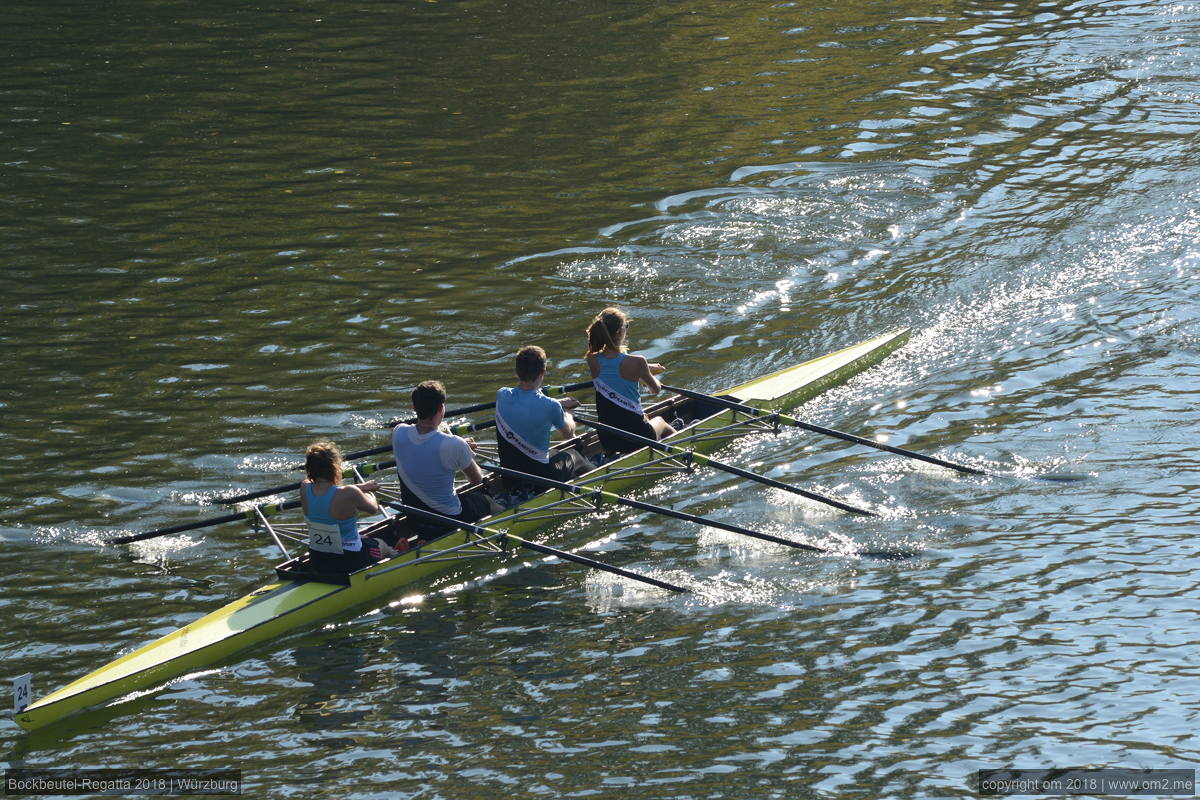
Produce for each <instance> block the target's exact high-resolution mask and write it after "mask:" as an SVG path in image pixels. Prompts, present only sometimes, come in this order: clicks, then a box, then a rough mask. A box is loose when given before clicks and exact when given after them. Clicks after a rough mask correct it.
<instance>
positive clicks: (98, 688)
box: [15, 330, 909, 729]
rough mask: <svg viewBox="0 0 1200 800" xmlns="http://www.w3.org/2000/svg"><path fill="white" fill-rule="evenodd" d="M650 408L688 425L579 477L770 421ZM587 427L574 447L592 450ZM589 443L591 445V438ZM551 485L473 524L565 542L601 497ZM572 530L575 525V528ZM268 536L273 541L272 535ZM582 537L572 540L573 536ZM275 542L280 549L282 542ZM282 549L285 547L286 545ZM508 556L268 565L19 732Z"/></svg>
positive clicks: (598, 483) (832, 368)
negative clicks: (255, 583)
mask: <svg viewBox="0 0 1200 800" xmlns="http://www.w3.org/2000/svg"><path fill="white" fill-rule="evenodd" d="M908 335H909V332H908V331H907V330H900V331H895V332H892V333H888V334H885V335H882V336H878V337H876V338H874V339H871V340H869V341H866V342H862V343H860V344H857V345H854V346H851V347H847V348H845V349H843V350H839V351H837V352H835V353H830V354H829V355H825V356H822V357H820V358H815V359H813V360H811V361H806V362H804V363H801V364H797V365H795V366H792V367H789V368H786V369H783V370H780V371H778V372H774V373H771V374H769V375H765V376H763V377H760V378H757V379H755V380H752V381H749V382H747V383H743V384H740V385H738V386H734V387H732V388H729V389H726V390H724V391H723V392H721V393H720V395H721V396H722V397H725V398H727V399H730V400H734V401H737V402H740V403H742V404H744V405H746V406H754V407H756V408H764V407H768V406H770V407H774V408H779V409H783V408H788V407H793V406H795V405H798V404H799V403H802V402H804V401H806V400H808V399H811V398H812V397H814V396H816V395H817V394H820V393H821V392H823V391H825V390H827V389H829V388H831V387H833V386H835V385H837V384H839V383H842V382H844V381H846V380H848V379H849V378H851V377H852V376H854V375H856V374H858V373H859V372H862V371H863V370H865V369H867V368H869V367H871V366H873V365H875V364H876V363H878V362H879V361H881V360H882V359H883V358H885V357H886V356H887V355H888V354H890V353H891V352H893V351H894V350H896V349H897V348H898V347H900V346H901V345H903V344H904V342H905V341H907V339H908ZM648 413H651V414H663V415H669V416H668V419H675V418H683V419H684V420H685V421H687V422H688V424H687V425H686V426H685V427H683V429H682V430H679V431H678V432H677V433H676V434H675V435H674V436H672V437H671V438H670V439H668V440H667V442H668V443H669V444H671V445H674V447H672V448H670V449H668V450H667V451H665V452H664V451H662V450H652V449H650V448H642V449H639V450H635V451H634V452H632V453H629V454H627V455H624V456H621V457H618V458H615V459H613V460H611V461H609V462H607V463H604V464H603V465H602V466H600V467H598V468H597V469H595V470H593V471H592V472H589V473H587V474H586V475H584V476H581V477H580V478H579V479H577V483H579V484H582V485H585V486H591V487H596V488H597V489H599V488H601V487H602V488H603V489H605V490H608V489H611V488H614V487H621V486H631V485H635V484H638V483H644V482H646V481H648V480H651V479H653V478H654V477H656V476H660V475H664V474H669V473H673V472H678V471H681V470H689V469H691V468H692V466H693V463H692V460H691V459H690V458H689V455H690V454H693V453H704V452H711V451H712V450H715V449H717V448H718V447H720V446H721V445H723V444H725V443H726V442H728V441H729V440H730V439H732V438H735V437H738V436H743V435H746V434H749V433H752V432H755V431H762V430H770V429H771V423H770V419H769V417H762V416H760V415H757V414H752V413H746V412H744V411H739V410H737V409H736V408H732V407H729V406H721V405H716V404H711V403H710V404H707V405H706V404H705V403H703V402H702V401H699V400H697V399H695V398H689V397H684V396H682V395H674V396H672V397H670V398H668V399H666V400H663V401H662V402H660V403H658V404H656V405H654V406H652V407H651V408H649V409H648ZM595 439H596V437H595V434H590V435H589V436H588V437H577V441H574V442H572V444H574V445H577V446H580V445H581V446H583V447H584V449H585V452H586V451H587V448H588V447H591V448H592V449H593V450H595V449H597V448H598V444H596V443H595V442H594V440H595ZM589 441H590V443H589ZM600 494H601V492H599V491H597V492H596V493H595V496H593V497H588V496H586V495H583V494H574V493H567V492H562V491H548V492H545V493H543V494H540V495H537V496H535V497H533V498H531V499H529V500H527V501H526V502H523V503H520V504H518V505H516V506H514V507H513V508H510V509H508V510H506V511H504V512H502V513H500V514H497V515H494V516H492V517H489V518H487V519H485V520H482V521H481V523H480V524H481V525H486V526H487V529H488V530H489V531H502V532H504V533H506V534H509V535H511V536H512V537H517V536H524V537H528V536H531V535H533V534H535V533H537V532H539V531H543V532H545V529H547V528H550V527H553V530H552V535H553V537H560V538H566V537H568V536H569V532H567V531H564V530H563V528H564V527H566V526H562V525H557V523H559V522H561V521H563V520H564V519H565V518H568V517H575V516H578V515H580V514H583V513H590V512H593V511H595V510H596V503H597V502H598V501H597V498H598V497H599V496H600ZM279 508H280V506H270V505H264V506H255V508H254V510H253V513H252V515H251V516H252V517H253V518H257V519H258V520H259V521H260V522H262V523H263V524H265V525H266V527H267V528H268V529H269V530H270V531H271V532H272V534H273V535H274V534H276V528H282V527H283V526H282V525H276V526H274V527H273V526H272V525H271V523H270V522H269V521H268V516H269V515H270V513H272V512H274V511H277V510H278V509H279ZM404 524H406V521H405V520H404V519H403V518H402V517H400V516H394V517H391V518H388V519H384V520H382V521H379V522H374V523H371V524H369V525H368V526H367V527H365V528H364V529H363V533H364V534H365V535H371V534H373V533H376V532H382V531H385V530H393V529H395V528H396V526H403V525H404ZM576 533H577V534H578V531H576ZM276 541H277V542H278V541H279V538H278V536H276ZM577 544H578V543H577ZM280 546H281V548H282V547H283V545H282V544H281V545H280ZM285 552H286V549H285ZM511 558H514V555H513V553H512V552H510V550H509V548H508V547H507V546H505V541H504V540H499V539H496V538H489V537H487V536H481V535H480V533H479V531H478V530H457V531H454V532H452V533H449V534H447V535H445V536H442V537H440V538H437V539H435V540H433V541H430V542H427V543H422V545H421V546H419V547H415V548H413V549H410V550H408V551H407V552H403V553H401V554H400V555H397V556H395V557H393V558H390V559H388V560H385V561H381V562H379V563H376V564H373V565H371V566H369V567H366V568H364V569H362V570H359V571H358V572H355V573H353V574H351V575H346V576H329V575H322V574H319V573H312V572H310V571H308V570H307V568H306V561H305V558H304V557H299V558H293V559H289V560H288V561H287V562H286V563H284V564H282V565H281V566H279V567H277V568H276V572H277V575H278V577H279V580H278V581H276V582H274V583H270V584H268V585H266V586H263V587H261V588H259V589H256V590H255V591H253V592H251V593H250V594H248V595H246V596H245V597H242V598H240V599H238V600H235V601H233V602H232V603H229V604H228V605H226V606H224V607H222V608H219V609H217V610H216V611H213V612H212V613H210V614H208V615H207V616H204V617H202V618H200V619H198V620H196V621H195V622H192V623H190V624H188V625H185V626H184V627H182V628H180V629H179V630H177V631H175V632H173V633H170V634H168V635H166V636H164V637H162V638H160V639H158V640H156V641H154V642H151V643H149V644H147V645H145V646H143V647H141V648H139V649H137V650H134V651H133V652H131V653H128V654H127V655H124V656H122V657H121V658H118V659H116V660H115V661H113V662H111V663H109V664H107V665H105V666H103V667H101V668H100V669H97V670H96V671H95V672H92V673H91V674H89V675H86V676H85V677H83V678H80V679H79V680H76V681H74V682H73V683H70V684H68V685H67V686H64V687H63V688H61V689H59V690H57V691H55V692H53V693H51V694H49V695H46V696H45V697H43V698H41V699H39V700H37V701H35V702H33V703H31V704H30V705H28V706H26V707H25V708H24V709H23V710H22V711H20V712H18V713H17V714H16V715H15V718H16V720H17V722H18V723H19V724H20V725H21V726H22V727H24V728H27V729H36V728H40V727H42V726H45V725H47V724H50V723H52V722H54V721H56V720H58V719H61V718H62V717H65V716H67V715H69V714H73V713H75V712H77V711H81V710H83V709H86V708H90V707H92V706H95V705H99V704H101V703H106V702H109V701H112V700H119V699H120V698H124V697H125V696H127V695H129V694H131V693H134V692H138V693H143V692H144V691H146V690H150V689H153V688H154V687H158V686H160V685H161V684H163V683H165V682H166V681H169V680H171V679H172V678H176V677H178V676H180V675H184V674H188V673H191V672H194V671H197V670H201V669H203V668H207V667H209V666H211V665H213V664H216V663H219V662H222V661H225V660H228V659H229V658H230V657H231V656H233V655H234V654H235V653H237V652H239V651H241V650H244V649H245V648H247V647H250V646H253V645H255V644H259V643H261V642H264V641H267V640H270V639H273V638H275V637H278V636H281V635H283V634H285V633H287V632H288V631H291V630H293V629H296V628H300V627H304V626H308V625H311V624H313V623H315V622H318V621H319V620H323V619H327V618H330V617H334V616H336V615H338V614H342V613H344V612H346V611H347V610H349V609H352V608H355V607H359V606H362V605H364V604H366V603H368V602H370V601H372V600H375V599H376V598H379V597H381V596H384V595H390V594H394V593H396V592H397V591H399V590H401V589H406V588H409V589H411V588H421V589H425V590H429V589H435V588H437V587H438V586H442V585H445V584H447V583H450V582H454V581H461V580H463V579H465V578H467V577H479V576H481V575H487V574H490V573H493V572H495V571H496V569H497V564H498V563H503V562H504V561H505V560H507V559H511Z"/></svg>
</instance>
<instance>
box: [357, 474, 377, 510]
mask: <svg viewBox="0 0 1200 800" xmlns="http://www.w3.org/2000/svg"><path fill="white" fill-rule="evenodd" d="M352 488H355V489H357V490H358V496H357V497H356V498H355V500H356V505H357V508H358V510H359V511H365V512H367V513H368V514H376V513H378V512H379V501H378V500H376V499H375V495H374V494H373V493H374V491H375V490H376V489H378V488H379V484H378V483H376V482H375V481H364V482H363V483H360V484H358V485H356V486H354V487H352Z"/></svg>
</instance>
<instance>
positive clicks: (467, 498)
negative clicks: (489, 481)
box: [401, 485, 492, 540]
mask: <svg viewBox="0 0 1200 800" xmlns="http://www.w3.org/2000/svg"><path fill="white" fill-rule="evenodd" d="M401 499H402V500H403V501H404V505H406V506H412V507H413V508H419V509H421V510H422V511H430V512H433V513H434V514H440V513H441V512H440V511H434V510H433V509H432V508H430V507H429V506H427V505H425V503H423V502H421V499H420V498H419V497H417V496H416V495H414V494H412V493H411V492H409V491H408V488H407V487H405V486H403V485H401ZM458 500H459V502H460V503H461V504H462V511H459V512H458V513H457V514H443V515H442V516H446V517H451V518H453V519H456V520H458V521H459V522H478V521H479V520H481V519H483V518H484V517H486V516H487V515H488V514H491V513H492V504H491V502H490V501H489V500H488V496H487V495H486V494H484V493H483V492H482V491H480V490H478V489H476V490H474V491H470V492H467V493H465V494H460V495H459V496H458ZM408 526H409V527H410V528H412V530H413V532H414V533H416V534H417V535H418V536H420V537H421V538H423V539H426V540H428V539H436V538H437V537H439V536H445V535H446V534H447V533H449V532H450V531H452V530H456V529H455V528H454V527H452V526H450V525H444V524H442V523H440V522H437V521H436V520H432V519H426V518H425V517H419V516H417V515H415V514H414V515H412V516H410V517H409V518H408Z"/></svg>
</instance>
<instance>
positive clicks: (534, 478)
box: [485, 464, 827, 553]
mask: <svg viewBox="0 0 1200 800" xmlns="http://www.w3.org/2000/svg"><path fill="white" fill-rule="evenodd" d="M485 468H486V469H488V470H490V471H492V472H496V473H499V474H501V475H507V476H509V477H511V478H515V479H517V480H522V481H529V482H530V483H537V484H541V485H542V486H548V487H550V488H553V489H559V490H561V491H564V492H570V493H572V494H579V495H588V494H596V495H599V496H600V497H602V498H604V499H606V500H609V501H611V502H613V503H617V504H619V505H623V506H627V507H629V508H636V509H637V510H639V511H649V512H650V513H652V514H661V515H662V516H664V517H671V518H672V519H678V520H683V521H684V522H692V523H695V524H697V525H704V526H705V527H708V528H717V529H718V530H723V531H729V532H730V533H737V534H741V535H742V536H749V537H752V538H754V539H762V540H763V541H765V542H774V543H775V544H782V545H787V546H788V547H795V548H798V549H800V550H811V551H812V552H814V553H824V552H827V551H826V550H824V549H822V548H820V547H815V546H813V545H811V544H805V543H803V542H797V541H793V540H792V539H785V538H783V537H782V536H775V535H774V534H770V533H764V532H763V531H756V530H754V529H752V528H743V527H742V526H741V525H733V524H731V523H728V522H721V521H720V520H717V519H710V518H708V517H701V516H698V515H696V514H689V513H687V512H686V511H676V510H675V509H673V508H668V507H667V506H658V505H654V504H653V503H646V502H643V501H641V500H634V499H633V498H631V497H623V496H622V495H619V494H613V493H612V492H606V491H603V490H600V489H589V488H588V487H586V486H577V485H575V484H573V483H564V482H563V481H556V480H554V479H553V478H543V477H542V476H541V475H531V474H529V473H527V472H519V471H517V470H515V469H509V468H507V467H501V466H496V465H494V464H487V465H485Z"/></svg>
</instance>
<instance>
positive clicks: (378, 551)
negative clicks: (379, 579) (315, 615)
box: [300, 442, 395, 573]
mask: <svg viewBox="0 0 1200 800" xmlns="http://www.w3.org/2000/svg"><path fill="white" fill-rule="evenodd" d="M304 471H305V472H306V473H307V474H308V477H307V478H306V479H305V480H304V482H303V483H301V484H300V504H301V505H302V506H303V507H304V521H305V522H306V523H307V524H308V550H309V559H310V562H311V563H312V566H313V568H314V569H315V570H317V571H318V572H339V573H341V572H344V573H349V572H354V571H355V570H358V569H362V568H363V567H365V566H367V565H368V564H372V563H374V562H376V561H379V560H380V559H382V558H384V557H385V556H391V555H394V554H395V551H394V550H392V548H391V547H389V546H388V545H387V544H385V543H384V542H382V541H380V540H379V539H375V538H372V537H369V536H367V537H360V536H359V534H358V512H359V511H363V512H366V513H368V514H378V513H379V503H378V502H376V500H375V498H374V497H373V496H372V492H374V491H375V490H376V489H378V488H379V485H378V484H377V483H375V481H365V482H364V483H360V484H358V485H356V486H343V485H342V453H341V451H340V450H338V448H337V445H335V444H334V443H333V442H314V443H313V444H311V445H309V446H308V450H306V451H305V453H304Z"/></svg>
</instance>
